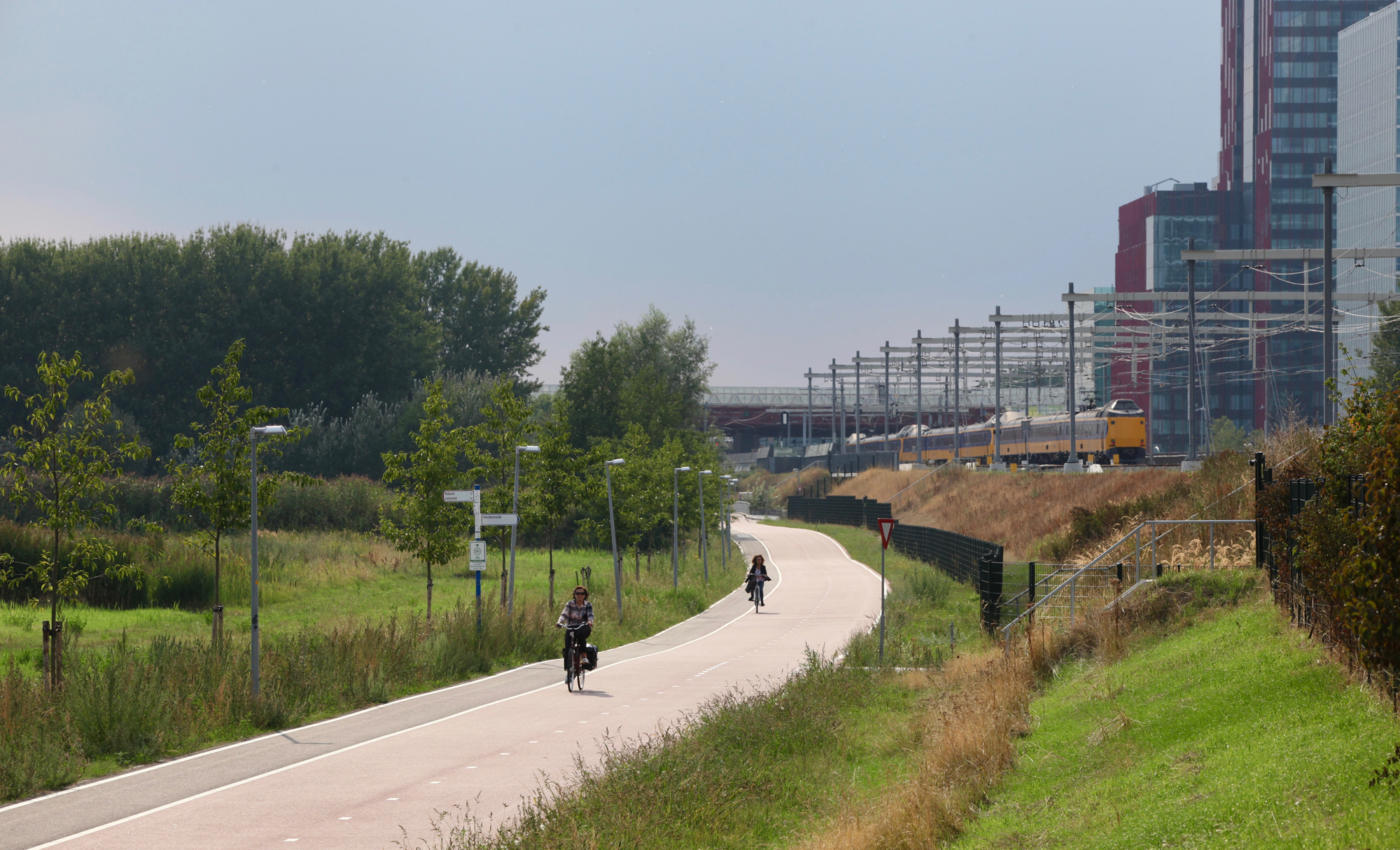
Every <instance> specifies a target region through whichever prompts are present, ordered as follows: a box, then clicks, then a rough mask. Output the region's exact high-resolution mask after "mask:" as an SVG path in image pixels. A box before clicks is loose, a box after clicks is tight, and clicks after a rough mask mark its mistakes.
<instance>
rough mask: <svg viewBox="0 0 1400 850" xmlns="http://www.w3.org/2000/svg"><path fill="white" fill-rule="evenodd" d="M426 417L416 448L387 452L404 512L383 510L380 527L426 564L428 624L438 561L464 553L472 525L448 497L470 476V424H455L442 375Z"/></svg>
mask: <svg viewBox="0 0 1400 850" xmlns="http://www.w3.org/2000/svg"><path fill="white" fill-rule="evenodd" d="M423 413H424V417H423V420H422V422H421V423H420V424H419V426H418V431H417V432H416V433H414V435H413V444H414V446H415V449H414V451H412V452H385V453H384V481H385V483H387V484H397V485H399V489H398V492H397V494H396V495H395V498H394V504H393V508H394V510H396V511H398V512H400V513H401V514H402V516H403V519H402V521H400V522H395V521H394V520H393V519H391V517H390V511H389V510H387V509H386V510H384V512H383V513H382V514H381V516H380V520H379V528H380V531H381V533H383V535H384V536H385V537H386V538H388V539H389V541H390V542H392V543H393V544H394V547H395V548H396V549H398V550H399V551H400V552H407V553H409V554H411V555H413V556H414V557H416V558H417V559H418V560H420V561H422V562H423V564H424V565H425V566H426V567H427V573H428V613H427V618H426V622H427V627H428V628H429V629H431V628H432V625H433V567H434V566H442V565H444V564H446V563H448V562H449V561H451V560H452V559H453V558H456V557H457V556H459V555H461V554H462V550H463V548H464V545H463V541H462V537H463V535H464V534H466V533H467V532H468V531H469V530H470V529H471V528H472V526H473V517H472V512H471V511H470V510H467V509H465V508H464V507H463V506H462V505H454V504H449V503H447V502H444V501H443V498H442V494H443V491H444V490H451V489H454V488H455V487H458V486H459V485H463V484H465V482H467V481H470V480H471V475H470V474H464V473H463V472H462V471H461V468H460V466H459V458H461V456H462V453H463V452H464V451H465V450H466V448H467V440H468V437H467V432H466V429H463V428H458V427H454V423H453V420H452V414H451V412H450V411H449V410H448V405H447V400H446V399H445V398H443V394H442V381H434V382H432V383H431V384H430V385H429V388H428V397H427V398H426V399H424V401H423Z"/></svg>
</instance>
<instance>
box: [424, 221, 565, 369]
mask: <svg viewBox="0 0 1400 850" xmlns="http://www.w3.org/2000/svg"><path fill="white" fill-rule="evenodd" d="M413 268H414V273H415V275H416V276H417V278H418V280H419V281H420V283H421V284H422V286H423V290H424V297H425V299H426V302H427V305H428V314H429V317H430V318H431V319H432V321H434V322H435V323H436V324H437V326H438V328H439V331H440V334H441V339H442V348H441V357H440V361H439V364H440V367H441V368H443V369H447V370H449V371H453V372H480V373H483V374H487V375H492V376H495V377H498V378H509V379H511V380H512V381H515V382H521V381H523V380H524V379H525V373H526V370H528V369H529V368H530V367H531V366H534V365H535V364H536V363H538V362H540V358H541V357H543V356H544V350H543V349H541V348H540V345H539V335H540V332H541V331H547V330H549V327H548V326H546V325H541V324H540V315H541V314H542V313H543V312H544V299H545V291H544V290H543V289H540V288H538V287H536V288H535V289H532V290H530V292H529V294H528V295H526V296H525V297H524V298H520V297H519V294H518V293H519V290H518V287H517V284H516V279H515V275H513V274H511V273H510V272H507V271H506V270H504V269H498V268H492V267H491V266H483V265H480V264H478V263H473V262H467V263H463V262H462V259H461V258H460V257H458V256H457V252H456V251H453V250H452V249H451V248H439V249H437V250H436V251H431V252H423V253H420V254H418V255H417V256H416V257H414V260H413Z"/></svg>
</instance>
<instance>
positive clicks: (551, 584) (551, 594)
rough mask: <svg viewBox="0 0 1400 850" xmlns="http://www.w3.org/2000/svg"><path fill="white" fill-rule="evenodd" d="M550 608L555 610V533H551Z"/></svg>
mask: <svg viewBox="0 0 1400 850" xmlns="http://www.w3.org/2000/svg"><path fill="white" fill-rule="evenodd" d="M549 610H551V611H553V610H554V535H553V534H551V535H549Z"/></svg>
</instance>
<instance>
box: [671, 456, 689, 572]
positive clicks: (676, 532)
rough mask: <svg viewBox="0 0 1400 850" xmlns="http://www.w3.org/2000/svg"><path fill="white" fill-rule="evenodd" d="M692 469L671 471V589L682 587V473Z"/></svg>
mask: <svg viewBox="0 0 1400 850" xmlns="http://www.w3.org/2000/svg"><path fill="white" fill-rule="evenodd" d="M689 471H690V467H688V466H678V467H676V468H675V469H674V470H672V471H671V494H672V499H671V589H672V590H675V589H676V588H678V587H680V586H681V566H680V564H681V556H680V552H681V473H682V472H689Z"/></svg>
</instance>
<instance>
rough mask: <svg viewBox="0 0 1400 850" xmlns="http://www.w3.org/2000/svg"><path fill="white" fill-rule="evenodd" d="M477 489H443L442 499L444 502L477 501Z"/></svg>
mask: <svg viewBox="0 0 1400 850" xmlns="http://www.w3.org/2000/svg"><path fill="white" fill-rule="evenodd" d="M477 492H478V491H476V490H443V491H442V500H443V501H444V502H471V503H473V504H475V503H476V494H477Z"/></svg>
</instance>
